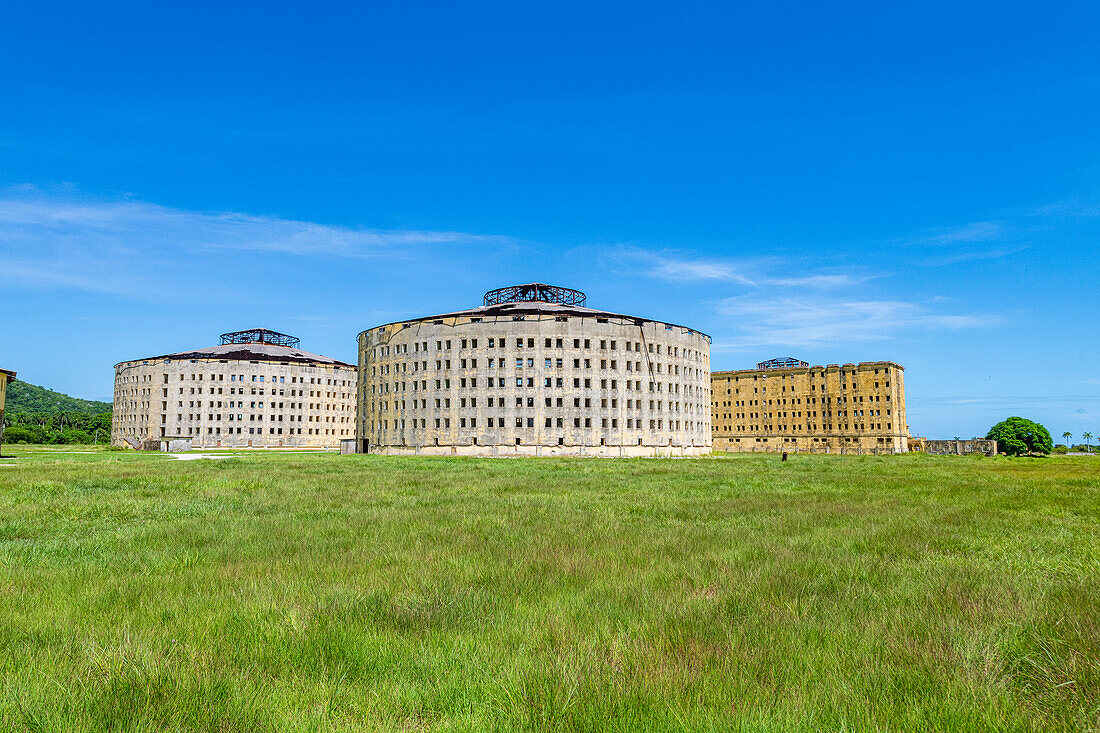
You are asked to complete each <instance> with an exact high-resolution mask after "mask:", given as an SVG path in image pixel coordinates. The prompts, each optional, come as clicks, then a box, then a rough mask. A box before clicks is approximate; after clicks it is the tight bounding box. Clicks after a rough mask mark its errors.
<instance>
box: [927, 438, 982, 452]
mask: <svg viewBox="0 0 1100 733" xmlns="http://www.w3.org/2000/svg"><path fill="white" fill-rule="evenodd" d="M924 452H925V453H928V454H931V455H936V456H966V455H970V454H972V453H981V454H983V455H987V456H995V455H997V441H995V440H986V439H985V438H979V439H975V440H926V441H924Z"/></svg>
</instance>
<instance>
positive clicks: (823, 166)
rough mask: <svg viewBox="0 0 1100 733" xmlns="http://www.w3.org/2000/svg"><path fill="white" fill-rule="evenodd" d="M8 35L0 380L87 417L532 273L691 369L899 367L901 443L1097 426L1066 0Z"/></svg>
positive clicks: (1083, 22)
mask: <svg viewBox="0 0 1100 733" xmlns="http://www.w3.org/2000/svg"><path fill="white" fill-rule="evenodd" d="M215 7H217V11H216V14H215V13H214V8H215ZM215 15H216V18H217V22H212V21H211V18H213V17H215ZM6 19H7V20H8V22H7V23H6V24H5V27H4V28H2V29H0V38H2V39H3V41H4V43H2V44H0V58H2V59H3V62H4V63H5V66H6V68H7V69H8V70H9V72H10V73H8V74H5V75H4V78H2V79H0V93H2V94H3V95H4V98H5V100H6V101H7V102H8V103H7V104H5V105H3V107H0V308H2V309H3V312H4V313H5V315H6V317H5V318H4V319H2V320H0V367H3V368H8V369H13V370H15V371H17V372H18V373H19V374H20V379H25V380H26V381H29V382H31V383H33V384H39V385H50V386H51V388H52V389H54V390H57V391H60V392H63V393H66V394H70V395H74V396H80V397H82V398H85V399H100V400H106V401H110V397H111V389H112V376H113V374H112V369H113V366H114V365H115V364H116V363H118V362H120V361H123V360H126V359H131V358H137V357H138V356H140V355H141V354H158V353H160V354H163V353H172V352H177V351H181V350H184V349H188V348H200V347H202V346H207V345H210V344H212V343H215V342H216V340H217V338H218V335H219V334H221V333H224V332H227V331H231V330H235V329H237V328H251V327H256V326H259V327H264V328H270V329H273V330H277V331H281V332H286V333H290V334H293V335H296V336H298V337H299V338H301V339H302V348H304V349H306V350H308V351H311V352H314V353H319V354H324V355H326V356H331V357H333V358H336V359H339V360H341V361H349V362H354V357H355V338H354V337H355V335H356V334H357V333H359V332H360V331H362V330H363V329H366V328H370V327H372V326H375V325H379V324H382V323H387V322H392V321H397V320H401V319H404V318H409V317H415V316H421V315H425V314H429V313H439V312H447V311H452V310H457V309H462V308H467V307H471V306H473V305H477V304H479V303H480V302H481V297H482V294H483V293H484V292H485V291H487V290H490V289H492V288H497V287H502V286H507V285H510V284H519V283H526V282H536V281H537V282H547V283H550V284H554V285H561V286H564V287H570V288H576V289H578V290H582V291H584V292H586V293H587V295H588V299H589V300H588V303H589V305H590V306H593V307H597V308H605V309H607V310H612V311H617V312H622V313H629V314H636V315H639V316H644V317H646V318H652V319H654V320H660V321H665V322H671V323H678V324H683V325H686V326H688V327H690V328H693V329H697V330H698V331H700V332H702V333H705V334H708V335H710V336H711V337H712V350H711V364H712V368H713V369H714V370H715V371H720V370H727V369H736V368H751V367H752V366H754V365H755V364H756V363H757V362H760V361H764V360H766V359H769V358H772V357H776V356H787V355H790V356H793V357H795V358H799V359H802V360H805V361H808V362H810V363H812V364H822V365H826V364H830V363H837V364H843V363H858V362H861V361H879V360H882V361H893V362H895V363H898V364H901V365H902V366H904V367H905V370H906V371H905V374H906V397H907V406H908V416H909V423H910V427H911V430H912V432H913V434H914V435H921V436H927V437H952V436H954V435H960V436H970V435H984V434H985V431H986V430H988V428H989V427H990V426H991V425H993V424H995V423H996V422H999V421H1000V420H1002V419H1004V418H1006V417H1009V416H1012V415H1020V416H1023V417H1027V418H1030V419H1034V420H1037V421H1038V422H1041V423H1043V424H1044V425H1046V426H1047V428H1048V429H1049V430H1050V431H1051V433H1052V434H1057V435H1060V434H1061V433H1062V432H1064V431H1066V430H1068V431H1070V432H1072V433H1073V434H1074V435H1080V434H1081V433H1083V432H1086V431H1088V432H1092V433H1094V434H1096V433H1100V370H1098V365H1100V339H1097V338H1096V337H1095V336H1094V334H1093V331H1094V330H1095V328H1094V327H1093V326H1091V325H1090V323H1091V321H1092V320H1093V319H1094V316H1092V315H1091V313H1092V312H1093V311H1094V309H1095V305H1096V301H1097V296H1098V295H1100V287H1098V283H1100V262H1098V261H1097V257H1096V256H1095V254H1094V252H1095V249H1096V243H1097V242H1100V133H1098V132H1097V131H1098V130H1100V68H1098V66H1097V64H1096V59H1095V38H1094V33H1093V32H1092V30H1093V29H1094V28H1096V27H1097V26H1098V25H1100V6H1097V5H1095V4H1084V3H1068V4H1058V5H1052V6H1044V7H1041V8H1036V7H1033V6H1031V5H1024V4H1022V3H1021V4H1015V3H1008V4H1001V5H999V6H998V7H997V8H996V9H995V12H991V11H990V9H989V8H988V7H986V6H984V5H982V6H979V5H973V6H968V5H967V4H965V3H964V4H962V5H960V4H958V3H945V2H941V3H931V4H925V5H922V6H920V7H874V8H866V7H858V8H857V7H839V8H835V7H824V6H820V5H818V4H812V3H803V4H800V5H798V6H797V7H792V6H761V7H756V6H743V5H730V4H728V3H707V2H704V3H698V4H693V5H691V6H690V7H684V6H680V5H673V4H662V3H642V4H641V5H638V4H636V3H635V4H631V5H627V4H615V3H612V4H600V5H598V6H593V5H586V4H580V3H578V4H568V3H566V4H565V5H562V4H557V5H554V6H552V7H519V6H516V5H514V4H509V3H488V4H482V5H479V6H477V9H476V12H475V11H471V10H470V9H467V8H456V7H452V6H447V5H438V6H436V5H431V4H429V5H428V6H400V7H388V6H386V7H382V6H369V7H368V6H360V5H356V4H340V3H338V4H336V5H332V6H325V7H323V8H310V9H309V10H305V9H299V8H294V7H281V6H280V7H275V6H270V5H267V4H263V5H261V4H259V3H249V2H246V3H240V4H235V5H233V6H229V7H222V6H213V5H211V6H209V7H208V6H205V5H203V4H202V3H199V4H198V5H195V4H192V5H189V6H187V7H180V8H177V7H168V6H165V7H160V6H149V5H147V4H141V3H132V2H126V1H123V2H119V3H112V4H110V5H109V6H92V5H86V6H82V5H80V4H76V5H75V6H74V5H73V4H60V3H57V4H54V3H51V2H48V1H47V2H43V3H36V4H34V5H31V6H21V7H17V8H13V9H11V11H10V12H9V14H8V17H7V18H6Z"/></svg>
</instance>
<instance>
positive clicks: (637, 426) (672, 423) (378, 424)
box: [369, 417, 702, 434]
mask: <svg viewBox="0 0 1100 733" xmlns="http://www.w3.org/2000/svg"><path fill="white" fill-rule="evenodd" d="M494 420H495V423H494ZM508 420H509V419H508V418H503V417H498V418H492V417H490V418H485V424H484V425H483V427H485V428H490V429H491V428H494V427H496V428H503V427H506V422H508ZM592 420H593V418H590V417H586V418H579V417H575V418H573V427H575V428H581V427H584V428H591V427H593V425H592ZM409 422H411V423H412V425H411V426H410V425H409V424H408V423H409ZM625 422H626V429H627V430H642V429H643V421H642V420H641V419H640V418H638V419H635V418H627V419H626V421H625ZM427 427H428V420H427V419H426V418H413V419H412V420H411V421H406V420H403V419H402V420H394V421H393V426H392V428H391V426H390V421H389V420H376V421H372V422H371V423H370V426H369V429H370V430H371V431H373V432H375V433H376V434H377V433H381V432H385V431H388V430H391V429H392V430H408V429H410V428H411V429H413V430H417V429H426V428H427ZM435 427H436V428H438V429H442V430H446V429H449V428H450V427H451V419H450V418H448V417H444V418H436V419H435ZM458 427H460V428H476V427H478V419H477V418H476V417H471V418H465V417H463V418H459V419H458ZM515 427H517V428H525V427H526V428H534V427H535V418H533V417H528V418H522V417H517V418H515ZM543 427H547V428H554V427H557V428H562V427H565V419H564V418H560V417H558V418H550V417H548V418H545V419H544V421H543ZM600 427H602V428H612V429H617V428H618V427H619V420H618V419H617V418H606V417H605V418H602V419H601V421H600ZM701 428H702V426H701V425H700V424H697V423H695V422H692V421H682V420H664V419H662V418H653V419H650V421H649V429H650V430H695V429H701Z"/></svg>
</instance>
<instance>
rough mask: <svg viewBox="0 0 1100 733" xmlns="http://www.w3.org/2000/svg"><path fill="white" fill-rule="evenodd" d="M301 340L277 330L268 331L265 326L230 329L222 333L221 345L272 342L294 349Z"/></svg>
mask: <svg viewBox="0 0 1100 733" xmlns="http://www.w3.org/2000/svg"><path fill="white" fill-rule="evenodd" d="M301 343H302V340H301V339H300V338H297V337H296V336H288V335H287V334H285V333H279V332H278V331H269V330H267V329H266V328H251V329H249V330H247V331H230V332H229V333H223V334H222V345H223V346H224V345H226V344H272V345H273V346H286V347H287V348H291V349H296V348H298V346H299V345H301Z"/></svg>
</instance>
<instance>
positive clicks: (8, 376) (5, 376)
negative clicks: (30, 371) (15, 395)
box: [0, 369, 15, 448]
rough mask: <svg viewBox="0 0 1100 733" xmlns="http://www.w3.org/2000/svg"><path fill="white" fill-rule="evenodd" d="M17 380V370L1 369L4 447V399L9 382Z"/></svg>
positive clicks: (0, 411) (1, 444)
mask: <svg viewBox="0 0 1100 733" xmlns="http://www.w3.org/2000/svg"><path fill="white" fill-rule="evenodd" d="M14 381H15V372H13V371H11V370H10V369H0V448H3V447H4V400H5V395H6V394H7V391H8V382H14Z"/></svg>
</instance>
